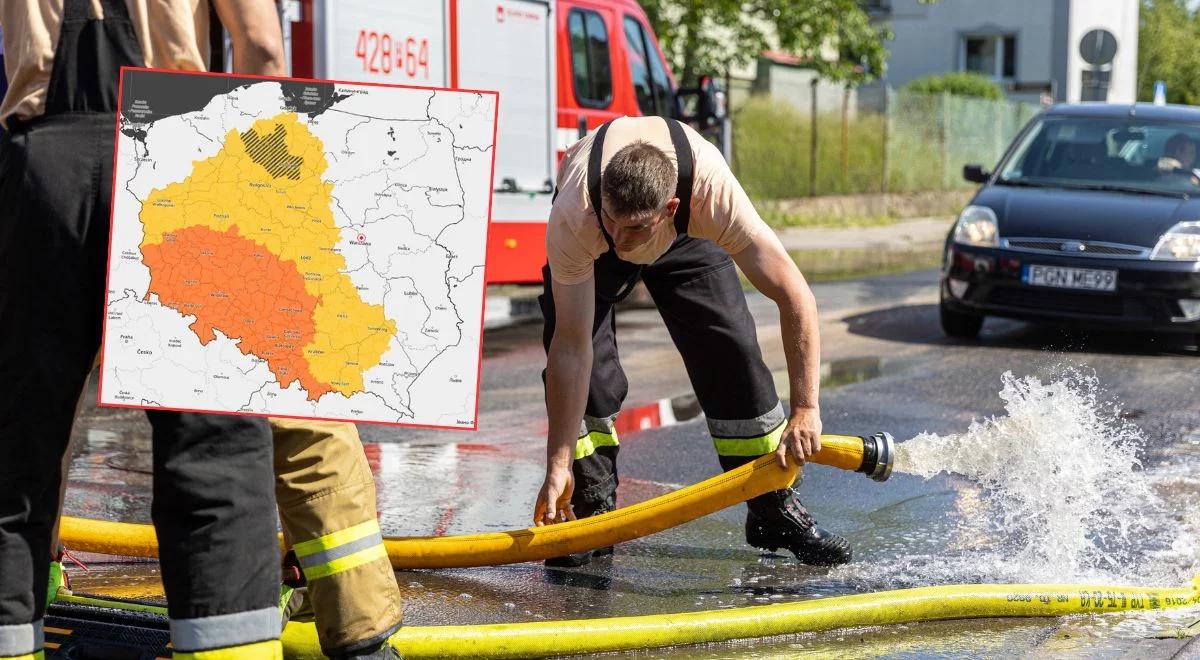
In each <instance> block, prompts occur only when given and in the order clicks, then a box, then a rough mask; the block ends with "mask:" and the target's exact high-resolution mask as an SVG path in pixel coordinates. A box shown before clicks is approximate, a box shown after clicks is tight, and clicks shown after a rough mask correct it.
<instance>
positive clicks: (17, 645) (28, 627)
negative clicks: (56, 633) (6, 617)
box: [0, 620, 46, 660]
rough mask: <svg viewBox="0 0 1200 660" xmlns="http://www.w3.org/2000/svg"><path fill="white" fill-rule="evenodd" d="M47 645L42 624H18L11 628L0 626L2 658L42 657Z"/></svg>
mask: <svg viewBox="0 0 1200 660" xmlns="http://www.w3.org/2000/svg"><path fill="white" fill-rule="evenodd" d="M45 645H46V633H45V631H44V630H43V629H42V622H41V621H40V620H39V621H34V622H33V623H18V624H16V625H11V626H0V658H3V659H4V660H8V659H9V658H22V659H24V658H33V657H39V658H40V657H41V655H40V654H41V653H42V647H44V646H45Z"/></svg>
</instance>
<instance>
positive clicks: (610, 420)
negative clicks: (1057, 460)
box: [575, 415, 621, 460]
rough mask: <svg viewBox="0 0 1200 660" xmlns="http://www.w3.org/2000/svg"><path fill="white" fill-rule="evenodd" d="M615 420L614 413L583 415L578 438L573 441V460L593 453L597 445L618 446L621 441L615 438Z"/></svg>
mask: <svg viewBox="0 0 1200 660" xmlns="http://www.w3.org/2000/svg"><path fill="white" fill-rule="evenodd" d="M616 420H617V416H616V415H610V416H608V417H592V416H591V415H584V417H583V421H582V422H580V424H579V439H578V440H577V441H576V442H575V460H579V459H581V458H587V457H588V456H591V455H592V454H595V453H596V449H597V448H599V447H619V446H620V445H621V442H620V440H619V439H618V438H617V429H616V426H615V422H616Z"/></svg>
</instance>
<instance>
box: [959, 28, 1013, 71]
mask: <svg viewBox="0 0 1200 660" xmlns="http://www.w3.org/2000/svg"><path fill="white" fill-rule="evenodd" d="M962 70H963V71H971V72H974V73H979V74H982V75H985V76H988V77H989V78H997V79H1012V78H1016V77H1017V38H1016V37H1015V36H1013V35H982V36H971V37H963V59H962Z"/></svg>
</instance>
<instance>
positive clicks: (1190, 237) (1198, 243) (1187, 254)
mask: <svg viewBox="0 0 1200 660" xmlns="http://www.w3.org/2000/svg"><path fill="white" fill-rule="evenodd" d="M1150 258H1151V259H1162V260H1164V261H1196V260H1200V222H1181V223H1179V224H1177V225H1175V226H1174V227H1171V228H1170V229H1169V230H1167V233H1165V234H1163V235H1162V238H1160V239H1158V245H1155V246H1154V252H1151V253H1150Z"/></svg>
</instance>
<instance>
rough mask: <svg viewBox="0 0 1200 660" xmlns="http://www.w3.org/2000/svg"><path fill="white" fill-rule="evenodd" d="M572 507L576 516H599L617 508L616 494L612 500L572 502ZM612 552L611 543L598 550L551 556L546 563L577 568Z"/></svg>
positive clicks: (557, 566)
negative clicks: (598, 502) (596, 502)
mask: <svg viewBox="0 0 1200 660" xmlns="http://www.w3.org/2000/svg"><path fill="white" fill-rule="evenodd" d="M571 508H572V509H574V511H575V517H576V518H590V517H592V516H598V515H600V514H602V513H608V512H609V511H612V510H613V509H616V508H617V507H616V496H613V498H612V499H611V500H610V501H606V502H603V503H600V504H595V503H588V502H578V503H574V502H573V503H572V504H571ZM612 553H613V547H612V546H611V545H610V546H607V547H604V548H599V549H597V550H585V551H584V552H576V553H574V554H570V555H562V556H561V557H551V558H549V559H547V560H546V561H545V564H546V566H550V567H551V568H575V567H577V566H583V565H585V564H588V563H591V561H592V557H603V556H605V555H611V554H612Z"/></svg>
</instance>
